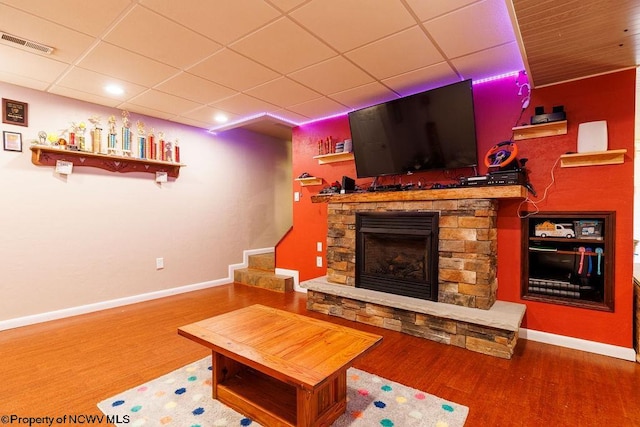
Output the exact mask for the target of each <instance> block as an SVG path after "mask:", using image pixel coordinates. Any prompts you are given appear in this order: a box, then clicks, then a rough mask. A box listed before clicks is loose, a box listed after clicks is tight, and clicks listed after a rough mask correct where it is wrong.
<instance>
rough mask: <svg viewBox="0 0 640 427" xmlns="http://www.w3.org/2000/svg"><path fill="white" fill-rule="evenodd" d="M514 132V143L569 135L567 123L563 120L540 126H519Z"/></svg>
mask: <svg viewBox="0 0 640 427" xmlns="http://www.w3.org/2000/svg"><path fill="white" fill-rule="evenodd" d="M512 130H513V140H514V141H521V140H523V139H531V138H544V137H546V136H557V135H565V134H566V133H567V121H566V120H562V121H560V122H551V123H541V124H539V125H529V126H518V127H514V128H513V129H512Z"/></svg>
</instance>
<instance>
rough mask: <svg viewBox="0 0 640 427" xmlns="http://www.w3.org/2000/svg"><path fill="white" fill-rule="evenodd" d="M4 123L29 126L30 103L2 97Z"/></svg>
mask: <svg viewBox="0 0 640 427" xmlns="http://www.w3.org/2000/svg"><path fill="white" fill-rule="evenodd" d="M2 123H7V124H10V125H18V126H29V104H27V103H26V102H20V101H14V100H12V99H6V98H2Z"/></svg>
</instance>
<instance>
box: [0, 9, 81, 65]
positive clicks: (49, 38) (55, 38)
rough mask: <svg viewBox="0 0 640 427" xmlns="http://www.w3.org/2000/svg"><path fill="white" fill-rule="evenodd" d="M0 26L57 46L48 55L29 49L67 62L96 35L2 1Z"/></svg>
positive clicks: (32, 39)
mask: <svg viewBox="0 0 640 427" xmlns="http://www.w3.org/2000/svg"><path fill="white" fill-rule="evenodd" d="M0 29H1V30H2V31H5V32H7V33H9V34H12V35H14V36H17V37H22V38H24V39H27V40H29V41H32V42H36V43H40V44H44V45H46V46H49V47H52V48H54V49H55V50H54V51H53V52H52V53H51V54H48V55H47V54H45V53H40V52H38V51H33V50H31V49H27V51H28V52H32V53H35V54H37V55H42V56H45V57H47V58H51V59H55V60H57V61H61V62H66V63H71V62H73V61H74V60H75V59H76V58H77V57H78V56H79V55H80V54H82V53H83V52H84V51H85V50H87V49H88V48H89V46H90V45H91V44H92V43H93V38H91V37H89V36H87V35H85V34H82V33H79V32H78V31H74V30H71V29H69V28H65V27H63V26H61V25H58V24H55V23H53V22H50V21H48V20H46V19H42V18H39V17H36V16H33V15H30V14H28V13H25V12H22V11H19V10H17V9H14V8H12V7H9V6H5V5H2V4H0ZM3 43H7V42H3Z"/></svg>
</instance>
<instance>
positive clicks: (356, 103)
mask: <svg viewBox="0 0 640 427" xmlns="http://www.w3.org/2000/svg"><path fill="white" fill-rule="evenodd" d="M331 98H333V99H335V100H336V101H338V102H339V103H341V104H343V105H346V106H348V107H350V108H353V109H354V110H357V109H360V108H364V107H369V106H371V105H375V104H379V103H381V102H386V101H390V100H392V99H396V98H398V95H396V94H395V93H393V92H392V91H391V90H389V89H388V88H386V87H384V86H383V85H381V84H380V83H378V82H374V83H369V84H366V85H363V86H360V87H356V88H353V89H349V90H345V91H342V92H338V93H334V94H332V95H331Z"/></svg>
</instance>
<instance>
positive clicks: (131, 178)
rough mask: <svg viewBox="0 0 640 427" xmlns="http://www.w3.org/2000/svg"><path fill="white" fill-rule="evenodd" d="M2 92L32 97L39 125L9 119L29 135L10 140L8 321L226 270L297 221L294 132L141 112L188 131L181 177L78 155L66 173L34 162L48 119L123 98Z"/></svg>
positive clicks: (2, 242) (96, 109)
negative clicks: (205, 126) (113, 167)
mask: <svg viewBox="0 0 640 427" xmlns="http://www.w3.org/2000/svg"><path fill="white" fill-rule="evenodd" d="M0 96H1V97H3V98H9V99H14V100H19V101H23V102H27V103H28V104H29V127H27V128H25V127H20V126H14V125H7V124H0V130H5V131H7V130H8V131H14V132H21V133H22V136H23V141H24V147H23V152H22V153H15V152H10V151H4V150H0V183H1V184H0V230H2V231H1V234H0V236H1V237H0V321H3V320H7V319H16V318H21V317H24V316H32V315H38V314H41V313H46V312H51V311H55V310H61V309H68V308H74V307H79V306H85V305H87V304H95V303H101V302H105V301H110V300H114V299H120V298H128V297H132V296H137V295H141V294H147V293H153V292H157V291H163V290H167V289H172V288H178V287H183V286H187V285H194V284H200V283H203V282H209V281H215V280H219V279H222V278H225V277H228V266H229V265H231V264H237V263H241V262H242V261H243V257H242V255H243V250H247V249H257V248H265V247H272V246H274V245H275V244H276V243H277V241H278V240H279V239H280V238H281V236H282V235H283V234H284V233H285V232H286V231H287V230H288V228H289V227H290V225H291V222H292V221H291V193H292V184H291V182H292V180H291V158H290V156H291V150H290V141H278V140H275V139H273V138H269V137H265V136H262V135H257V134H254V133H252V132H248V131H243V130H237V131H230V132H227V133H225V134H222V135H218V136H214V135H211V134H209V133H207V132H206V131H205V130H202V129H198V128H193V127H189V126H183V125H178V124H175V123H171V122H167V121H162V120H158V119H152V118H149V117H145V116H141V115H137V114H135V113H132V114H131V119H132V121H134V122H135V121H136V120H138V119H140V120H142V121H144V122H145V124H146V125H147V127H148V128H150V127H153V128H154V129H155V131H156V132H158V131H164V132H165V135H167V137H168V138H170V139H173V138H175V137H177V138H178V139H179V140H180V146H181V157H182V158H181V161H182V163H185V164H186V165H187V166H186V167H184V168H182V170H181V172H180V177H179V178H178V179H176V180H170V182H168V183H164V184H156V183H155V181H154V178H155V176H154V175H152V174H145V173H130V174H123V173H112V172H107V171H104V170H101V169H95V168H77V167H76V168H74V172H73V174H72V175H70V176H68V177H62V176H59V175H57V174H56V173H55V172H54V170H53V168H52V167H44V166H35V165H33V164H32V163H31V150H30V149H29V145H30V142H31V141H32V140H34V139H36V136H37V133H38V131H40V130H45V131H47V132H55V131H57V130H59V129H62V128H65V127H67V126H68V125H69V124H70V122H72V121H75V122H79V121H85V122H87V119H88V118H89V117H90V116H92V115H96V114H97V115H99V116H101V117H102V120H103V123H104V122H106V119H107V117H108V116H109V115H112V114H115V115H116V117H118V118H120V110H117V109H110V108H106V107H102V106H98V105H93V104H88V103H83V102H78V101H73V100H70V99H68V98H63V97H59V96H56V95H49V94H46V93H44V92H38V91H33V90H30V89H24V88H19V87H17V86H12V85H8V84H4V83H0ZM87 123H88V122H87ZM157 257H163V258H164V263H165V268H164V269H163V270H156V268H155V260H156V258H157Z"/></svg>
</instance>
